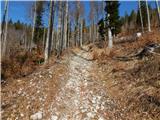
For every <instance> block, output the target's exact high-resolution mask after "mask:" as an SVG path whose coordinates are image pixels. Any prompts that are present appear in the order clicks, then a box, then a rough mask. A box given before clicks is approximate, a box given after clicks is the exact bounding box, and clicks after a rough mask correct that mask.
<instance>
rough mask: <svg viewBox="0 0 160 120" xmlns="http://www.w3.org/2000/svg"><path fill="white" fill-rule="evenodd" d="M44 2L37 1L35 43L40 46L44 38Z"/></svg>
mask: <svg viewBox="0 0 160 120" xmlns="http://www.w3.org/2000/svg"><path fill="white" fill-rule="evenodd" d="M43 6H44V1H37V8H36V22H35V35H34V38H33V41H34V42H35V43H36V44H38V43H39V41H41V40H42V36H43V20H42V17H43V12H44V7H43Z"/></svg>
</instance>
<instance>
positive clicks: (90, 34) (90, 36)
mask: <svg viewBox="0 0 160 120" xmlns="http://www.w3.org/2000/svg"><path fill="white" fill-rule="evenodd" d="M89 40H90V41H89V43H90V42H91V41H92V24H91V25H90V27H89Z"/></svg>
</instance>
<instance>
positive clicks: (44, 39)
mask: <svg viewBox="0 0 160 120" xmlns="http://www.w3.org/2000/svg"><path fill="white" fill-rule="evenodd" d="M45 42H46V29H45V28H44V30H43V49H45Z"/></svg>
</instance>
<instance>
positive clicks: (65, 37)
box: [64, 1, 68, 49]
mask: <svg viewBox="0 0 160 120" xmlns="http://www.w3.org/2000/svg"><path fill="white" fill-rule="evenodd" d="M67 25H68V1H66V2H65V17H64V49H66V47H67V29H68V27H67Z"/></svg>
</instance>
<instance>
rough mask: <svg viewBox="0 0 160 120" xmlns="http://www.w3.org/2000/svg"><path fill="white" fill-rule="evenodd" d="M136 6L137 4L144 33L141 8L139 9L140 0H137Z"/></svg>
mask: <svg viewBox="0 0 160 120" xmlns="http://www.w3.org/2000/svg"><path fill="white" fill-rule="evenodd" d="M138 6H139V14H140V20H141V29H142V33H144V26H143V19H142V10H141V3H140V0H138Z"/></svg>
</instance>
